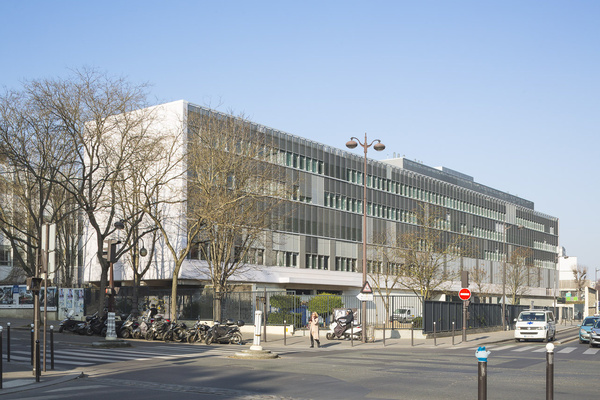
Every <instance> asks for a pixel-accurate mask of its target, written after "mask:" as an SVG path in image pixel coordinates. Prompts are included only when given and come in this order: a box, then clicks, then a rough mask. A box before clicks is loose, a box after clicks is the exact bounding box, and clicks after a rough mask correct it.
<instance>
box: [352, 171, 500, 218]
mask: <svg viewBox="0 0 600 400" xmlns="http://www.w3.org/2000/svg"><path fill="white" fill-rule="evenodd" d="M362 176H363V175H362V173H361V172H359V171H355V170H352V169H348V171H347V180H348V182H351V183H356V184H360V185H362V184H363V180H362ZM367 187H370V188H372V189H377V190H383V191H385V192H388V193H393V194H398V195H401V196H404V197H408V198H411V199H415V200H420V201H425V202H427V203H432V204H437V205H439V206H443V207H447V208H452V209H455V210H459V211H464V212H467V213H471V214H476V215H479V216H482V217H487V218H491V219H495V220H499V221H503V220H504V214H501V213H499V212H498V211H495V210H491V209H488V208H485V207H481V206H478V205H475V204H471V203H467V202H465V201H461V200H457V199H453V198H450V197H447V196H444V195H440V194H438V193H433V192H429V191H427V190H423V189H419V188H415V187H412V186H409V185H405V184H403V183H396V182H394V181H392V180H390V179H384V178H379V177H373V176H371V175H367Z"/></svg>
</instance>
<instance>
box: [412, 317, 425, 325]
mask: <svg viewBox="0 0 600 400" xmlns="http://www.w3.org/2000/svg"><path fill="white" fill-rule="evenodd" d="M412 322H413V326H414V327H415V328H422V327H423V317H416V318H415V319H413V320H412Z"/></svg>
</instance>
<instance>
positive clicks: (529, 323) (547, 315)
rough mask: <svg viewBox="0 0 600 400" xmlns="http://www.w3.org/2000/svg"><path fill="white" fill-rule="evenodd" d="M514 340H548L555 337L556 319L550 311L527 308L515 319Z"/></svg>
mask: <svg viewBox="0 0 600 400" xmlns="http://www.w3.org/2000/svg"><path fill="white" fill-rule="evenodd" d="M515 322H516V328H515V340H516V341H517V342H520V341H521V340H531V339H534V340H543V341H544V342H548V341H549V340H554V339H556V320H555V319H554V313H552V311H544V310H528V311H523V312H522V313H521V314H519V318H517V319H515Z"/></svg>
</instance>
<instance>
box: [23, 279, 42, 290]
mask: <svg viewBox="0 0 600 400" xmlns="http://www.w3.org/2000/svg"><path fill="white" fill-rule="evenodd" d="M25 282H26V285H27V290H29V291H30V292H33V293H37V292H39V291H40V290H42V278H33V277H31V278H27V279H26V281H25Z"/></svg>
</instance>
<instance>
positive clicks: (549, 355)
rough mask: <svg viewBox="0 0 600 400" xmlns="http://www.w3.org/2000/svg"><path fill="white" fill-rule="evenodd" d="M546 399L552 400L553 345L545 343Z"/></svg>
mask: <svg viewBox="0 0 600 400" xmlns="http://www.w3.org/2000/svg"><path fill="white" fill-rule="evenodd" d="M546 400H554V345H553V344H552V343H548V344H547V345H546Z"/></svg>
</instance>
